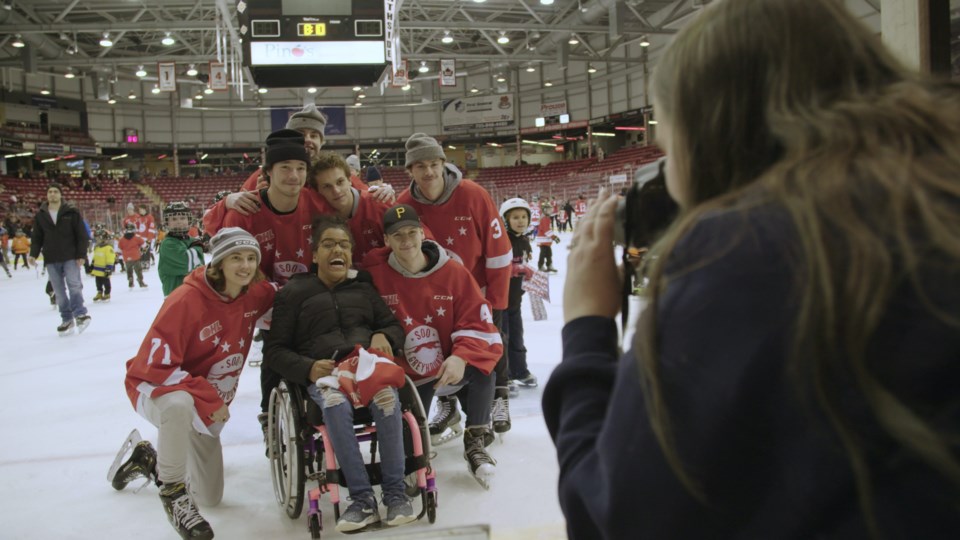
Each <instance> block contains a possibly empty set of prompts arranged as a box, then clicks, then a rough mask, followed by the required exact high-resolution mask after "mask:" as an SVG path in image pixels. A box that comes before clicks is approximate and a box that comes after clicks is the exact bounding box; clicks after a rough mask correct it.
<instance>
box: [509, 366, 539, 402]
mask: <svg viewBox="0 0 960 540" xmlns="http://www.w3.org/2000/svg"><path fill="white" fill-rule="evenodd" d="M516 383H517V384H518V385H520V386H522V387H524V388H536V387H537V377H536V376H535V375H534V374H533V373H530V372H529V371H528V372H527V374H526V375H525V376H523V377H520V378H519V379H517V380H516ZM510 397H513V396H512V395H511V396H510Z"/></svg>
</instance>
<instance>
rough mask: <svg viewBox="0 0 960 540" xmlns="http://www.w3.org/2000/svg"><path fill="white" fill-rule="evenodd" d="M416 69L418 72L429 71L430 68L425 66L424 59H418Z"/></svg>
mask: <svg viewBox="0 0 960 540" xmlns="http://www.w3.org/2000/svg"><path fill="white" fill-rule="evenodd" d="M417 71H419V72H420V73H426V72H428V71H430V68H428V67H427V62H426V61H425V60H421V61H420V67H419V68H417Z"/></svg>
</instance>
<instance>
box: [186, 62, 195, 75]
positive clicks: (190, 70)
mask: <svg viewBox="0 0 960 540" xmlns="http://www.w3.org/2000/svg"><path fill="white" fill-rule="evenodd" d="M196 76H197V66H195V65H193V64H190V69H188V70H187V77H196Z"/></svg>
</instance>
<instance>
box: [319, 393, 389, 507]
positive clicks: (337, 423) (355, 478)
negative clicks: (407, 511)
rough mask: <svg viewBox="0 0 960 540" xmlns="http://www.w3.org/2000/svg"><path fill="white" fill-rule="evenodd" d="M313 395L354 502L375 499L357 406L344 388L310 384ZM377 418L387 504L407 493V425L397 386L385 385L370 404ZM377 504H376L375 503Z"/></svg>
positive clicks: (384, 493)
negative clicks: (362, 450)
mask: <svg viewBox="0 0 960 540" xmlns="http://www.w3.org/2000/svg"><path fill="white" fill-rule="evenodd" d="M307 392H308V393H309V394H310V398H311V399H313V401H315V402H316V403H317V404H318V405H320V408H321V409H323V423H324V424H325V425H326V426H327V433H329V434H330V443H331V444H332V445H333V449H334V452H336V454H337V462H338V463H339V464H340V471H341V473H342V474H343V475H344V476H345V477H346V480H347V487H348V488H349V489H350V498H351V499H353V500H354V501H358V500H365V501H367V502H368V503H370V502H374V501H375V498H374V495H373V488H372V487H371V486H370V478H369V477H368V476H367V469H366V466H365V464H364V461H363V456H362V455H361V454H360V444H359V443H358V442H357V437H356V435H355V434H354V431H353V405H352V404H351V403H350V400H348V399H347V396H345V395H344V394H343V392H341V391H340V390H335V389H332V388H323V389H322V390H321V389H319V388H317V385H315V384H311V385H309V386H308V387H307ZM369 408H370V412H371V413H372V415H373V420H374V422H375V423H376V426H377V443H378V445H379V448H380V470H381V473H382V477H383V499H384V502H385V503H389V502H392V501H394V500H396V499H398V498H404V499H405V498H406V495H405V494H404V483H403V476H404V475H403V472H404V461H405V459H404V454H403V427H402V424H401V422H402V421H403V420H402V417H401V412H402V411H401V410H400V399H399V397H398V395H397V391H396V389H394V388H384V389H383V390H381V391H380V392H377V395H375V396H373V400H372V401H371V402H370V405H369ZM374 504H375V503H374Z"/></svg>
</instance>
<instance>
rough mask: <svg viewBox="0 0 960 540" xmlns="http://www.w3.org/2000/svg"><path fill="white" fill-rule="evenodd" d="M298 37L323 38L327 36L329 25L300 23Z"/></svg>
mask: <svg viewBox="0 0 960 540" xmlns="http://www.w3.org/2000/svg"><path fill="white" fill-rule="evenodd" d="M297 35H298V36H300V37H323V36H326V35H327V23H298V24H297Z"/></svg>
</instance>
